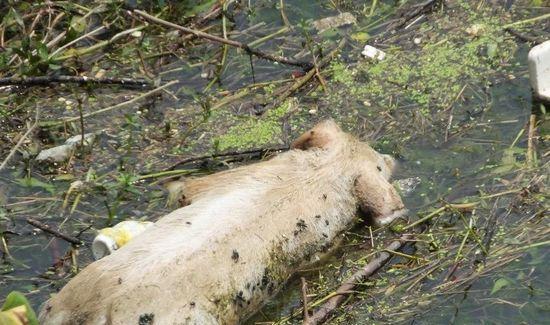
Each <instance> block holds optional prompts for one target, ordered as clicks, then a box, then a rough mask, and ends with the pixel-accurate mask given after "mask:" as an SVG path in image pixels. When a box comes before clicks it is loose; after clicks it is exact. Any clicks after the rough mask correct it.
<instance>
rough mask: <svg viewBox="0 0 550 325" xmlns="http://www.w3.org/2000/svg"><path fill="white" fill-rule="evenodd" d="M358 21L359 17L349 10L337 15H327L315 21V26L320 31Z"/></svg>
mask: <svg viewBox="0 0 550 325" xmlns="http://www.w3.org/2000/svg"><path fill="white" fill-rule="evenodd" d="M355 23H357V18H355V16H354V15H352V14H351V13H349V12H343V13H341V14H339V15H337V16H333V17H326V18H323V19H319V20H317V21H314V22H313V26H314V27H315V28H316V29H317V31H318V32H319V33H322V32H324V31H326V30H328V29H331V28H337V27H340V26H345V25H350V24H355Z"/></svg>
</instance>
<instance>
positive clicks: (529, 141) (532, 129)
mask: <svg viewBox="0 0 550 325" xmlns="http://www.w3.org/2000/svg"><path fill="white" fill-rule="evenodd" d="M536 123H537V117H536V115H535V114H531V116H530V117H529V132H528V133H527V134H528V138H527V157H526V160H527V166H529V167H532V166H533V163H534V160H535V159H534V158H535V157H534V150H533V147H534V145H533V137H534V136H535V128H536Z"/></svg>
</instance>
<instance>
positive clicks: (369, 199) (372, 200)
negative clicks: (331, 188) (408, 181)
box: [354, 172, 407, 226]
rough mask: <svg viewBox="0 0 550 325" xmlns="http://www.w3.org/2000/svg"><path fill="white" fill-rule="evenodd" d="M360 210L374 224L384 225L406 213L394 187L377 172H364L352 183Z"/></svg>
mask: <svg viewBox="0 0 550 325" xmlns="http://www.w3.org/2000/svg"><path fill="white" fill-rule="evenodd" d="M354 192H355V195H356V197H357V199H358V201H359V208H360V209H361V212H363V213H365V214H367V215H368V216H370V217H371V218H372V221H373V222H374V224H376V225H379V226H380V225H384V224H387V223H390V222H392V221H393V220H395V219H397V218H399V217H401V216H403V215H404V214H406V213H407V210H406V209H405V206H404V205H403V201H401V197H399V194H398V193H397V191H396V190H395V188H394V187H393V186H392V185H391V184H390V183H389V182H388V181H387V180H386V179H384V177H382V175H381V174H379V173H376V172H374V173H372V174H369V173H364V174H362V175H360V176H359V177H358V178H357V179H356V180H355V184H354Z"/></svg>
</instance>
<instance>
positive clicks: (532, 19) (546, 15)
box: [502, 14, 550, 29]
mask: <svg viewBox="0 0 550 325" xmlns="http://www.w3.org/2000/svg"><path fill="white" fill-rule="evenodd" d="M549 18H550V14H544V15H540V16H538V17H534V18H529V19H525V20H520V21H516V22H513V23H510V24H506V25H504V26H502V28H504V29H506V28H510V27H512V26H518V25H525V24H530V23H534V22H537V21H539V20H544V19H549Z"/></svg>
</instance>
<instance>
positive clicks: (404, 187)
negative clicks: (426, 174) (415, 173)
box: [394, 177, 421, 196]
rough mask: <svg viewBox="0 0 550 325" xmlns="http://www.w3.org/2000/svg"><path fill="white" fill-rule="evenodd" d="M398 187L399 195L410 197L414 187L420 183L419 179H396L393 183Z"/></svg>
mask: <svg viewBox="0 0 550 325" xmlns="http://www.w3.org/2000/svg"><path fill="white" fill-rule="evenodd" d="M394 183H395V184H397V186H398V187H399V190H400V191H401V194H403V195H404V196H408V195H410V194H411V193H412V192H414V190H415V189H416V187H417V186H418V185H419V184H420V183H421V179H420V177H409V178H404V179H398V180H396V181H395V182H394Z"/></svg>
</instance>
